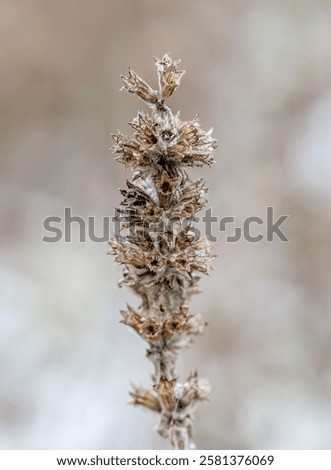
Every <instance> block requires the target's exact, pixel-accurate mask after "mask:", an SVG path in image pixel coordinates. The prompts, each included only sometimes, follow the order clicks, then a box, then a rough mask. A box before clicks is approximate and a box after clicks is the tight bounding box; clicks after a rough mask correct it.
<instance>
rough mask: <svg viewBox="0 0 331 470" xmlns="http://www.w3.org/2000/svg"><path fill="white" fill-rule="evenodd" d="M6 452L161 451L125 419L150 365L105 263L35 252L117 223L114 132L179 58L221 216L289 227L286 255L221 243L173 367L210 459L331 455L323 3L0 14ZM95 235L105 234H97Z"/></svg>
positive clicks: (328, 109)
mask: <svg viewBox="0 0 331 470" xmlns="http://www.w3.org/2000/svg"><path fill="white" fill-rule="evenodd" d="M0 44H1V46H0V47H1V59H0V63H1V86H0V119H1V125H0V132H1V155H0V158H1V163H0V165H1V171H0V181H1V186H0V197H1V208H0V227H1V251H0V254H1V259H0V279H1V295H0V315H1V317H0V352H1V356H0V361H1V362H0V377H1V380H0V447H1V448H3V449H18V448H21V449H73V448H76V449H92V448H96V449H153V448H155V449H163V448H167V446H168V443H167V442H164V441H163V440H162V439H161V438H160V437H159V436H157V435H156V434H155V433H154V432H153V426H154V424H155V423H156V417H155V416H154V415H153V414H150V413H149V412H147V411H144V410H141V409H138V408H133V407H131V406H130V405H128V401H129V397H128V390H129V388H130V382H133V383H137V384H141V385H144V384H148V383H149V381H150V373H151V372H152V368H151V364H150V363H149V362H148V361H147V360H146V358H145V352H144V349H145V345H144V344H143V343H142V342H141V340H140V338H138V337H137V336H135V335H134V334H131V332H130V331H128V329H127V328H125V327H124V326H123V325H121V324H120V323H119V320H120V315H119V309H120V308H123V307H124V306H125V303H126V302H127V301H129V302H131V303H132V304H133V305H137V303H138V299H136V298H135V297H134V296H133V295H132V294H130V293H129V292H128V291H125V290H123V289H119V288H118V287H117V280H118V279H119V278H120V277H121V270H120V269H119V268H117V267H116V266H115V264H114V260H113V259H112V258H111V257H109V256H106V253H107V251H108V246H107V244H106V243H92V242H87V243H79V241H78V232H75V234H74V237H73V240H72V242H71V243H64V242H63V241H61V242H59V243H44V242H42V237H43V236H44V235H45V231H44V229H43V220H44V219H45V218H46V217H48V216H50V215H56V216H63V211H64V208H65V207H71V208H72V212H73V214H75V215H80V216H81V217H88V216H95V217H96V218H97V221H99V222H100V223H99V222H97V230H100V231H101V217H102V216H112V215H113V212H114V206H116V205H118V203H119V201H120V194H119V192H118V188H119V187H123V185H124V182H125V178H127V177H129V174H128V173H127V172H125V170H124V169H123V168H122V167H121V165H118V164H116V163H115V162H114V160H113V157H112V155H111V153H110V152H109V150H108V149H109V147H110V145H111V136H110V132H112V131H115V130H116V129H117V128H119V129H121V130H122V131H124V132H130V128H129V126H128V124H127V123H128V121H130V120H131V119H132V118H133V117H134V116H135V115H136V113H137V110H138V109H139V108H142V107H144V104H143V103H142V102H141V101H139V100H137V99H136V97H134V96H132V95H129V94H126V93H124V92H122V93H120V92H119V88H120V86H121V81H120V74H123V73H126V71H127V67H128V66H131V67H132V68H133V69H134V70H136V71H137V72H138V73H140V74H141V75H142V76H143V77H144V78H145V79H146V80H147V81H149V82H150V83H151V84H152V85H153V86H156V76H155V69H154V61H153V59H152V56H153V55H154V56H157V57H160V56H161V55H162V54H163V53H164V52H166V51H170V52H171V54H172V55H173V57H174V58H181V59H182V67H183V68H184V69H185V70H186V71H187V72H186V74H185V76H184V78H183V80H182V85H181V87H180V88H179V89H178V90H177V92H176V93H175V95H174V96H173V97H172V98H171V100H170V105H171V106H172V108H173V109H174V110H175V111H176V110H177V109H180V110H181V114H182V118H183V119H191V118H192V117H193V116H194V115H195V114H197V113H198V114H199V116H200V120H201V124H202V127H203V128H205V129H206V128H209V127H211V126H214V135H215V137H217V138H218V139H219V140H220V146H219V149H218V151H217V154H216V160H217V162H216V164H215V165H214V167H213V168H212V169H207V170H205V169H203V170H199V171H194V172H193V173H192V174H193V175H194V177H197V176H203V177H205V178H206V181H207V184H208V186H209V188H210V193H209V200H210V203H209V205H210V206H211V207H212V211H213V215H216V216H218V217H223V216H233V217H235V219H236V222H237V223H238V224H239V225H240V224H241V222H242V221H243V220H244V218H245V217H248V216H250V215H257V216H260V217H264V215H265V210H266V207H267V206H274V207H275V214H276V216H279V215H282V214H290V219H289V220H288V221H287V222H286V224H285V225H284V230H285V233H286V235H287V236H288V237H289V238H290V242H289V243H282V242H280V241H279V240H275V242H273V243H267V242H265V241H263V242H261V243H247V242H245V241H240V242H237V243H226V242H225V239H224V234H222V236H221V237H220V238H219V241H218V243H217V244H216V246H215V249H214V252H215V253H216V254H217V255H218V258H217V259H216V260H215V261H214V263H213V266H214V271H213V273H212V275H211V276H210V277H208V278H207V277H205V278H203V279H202V280H201V287H202V289H203V294H200V295H199V296H196V297H195V298H194V299H192V301H191V307H192V310H194V311H195V312H199V311H202V312H204V314H205V317H206V320H207V321H208V323H209V327H208V328H207V329H206V331H205V334H204V336H203V337H200V338H198V339H197V341H196V342H195V344H194V345H193V347H191V349H190V350H187V351H185V352H184V353H183V355H182V357H181V360H180V365H179V366H180V367H179V369H180V374H181V376H183V375H184V376H185V375H187V373H188V372H189V371H191V370H195V369H196V368H198V370H199V372H200V375H202V376H205V377H208V378H209V380H210V382H211V384H212V386H213V392H212V395H211V398H210V401H209V402H205V403H201V405H200V406H199V409H198V411H197V414H196V441H197V443H198V446H199V448H201V449H203V448H204V449H222V448H223V449H247V448H259V449H263V448H269V449H308V448H312V449H327V448H330V446H331V401H330V394H331V363H330V354H331V317H330V306H331V299H330V288H331V277H330V261H331V256H330V254H331V249H330V234H331V217H330V202H331V3H330V2H329V1H328V0H324V1H323V0H289V1H287V2H279V1H276V0H274V1H270V0H264V1H263V2H261V1H258V0H250V1H249V2H248V1H246V0H206V1H199V0H182V1H180V2H178V1H175V0H168V1H159V0H156V1H151V0H149V1H148V0H139V1H134V0H131V1H129V0H121V1H111V0H93V1H90V0H57V1H56V2H55V1H52V0H1V3H0ZM98 223H99V225H98Z"/></svg>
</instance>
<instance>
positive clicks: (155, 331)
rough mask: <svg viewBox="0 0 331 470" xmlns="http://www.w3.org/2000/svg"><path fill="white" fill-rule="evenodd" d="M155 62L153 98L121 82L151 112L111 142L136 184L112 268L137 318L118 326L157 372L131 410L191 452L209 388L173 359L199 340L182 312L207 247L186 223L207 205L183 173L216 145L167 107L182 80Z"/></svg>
mask: <svg viewBox="0 0 331 470" xmlns="http://www.w3.org/2000/svg"><path fill="white" fill-rule="evenodd" d="M155 61H156V69H157V74H158V84H159V89H158V90H157V91H156V90H153V89H152V88H151V87H150V86H149V85H148V84H147V83H146V82H145V81H144V80H142V79H141V78H140V77H139V76H138V75H137V74H136V73H135V72H134V71H133V70H131V69H129V73H128V75H127V76H123V77H122V80H123V83H124V87H123V88H124V89H125V90H126V91H128V92H129V93H134V94H136V95H137V96H139V97H140V98H141V99H143V100H144V101H145V102H146V103H147V104H148V106H149V107H151V108H152V113H151V115H148V114H145V113H143V112H142V111H140V112H139V113H138V116H137V117H136V118H135V119H134V120H133V121H132V123H131V126H132V127H133V129H134V131H135V132H134V134H133V136H132V137H128V136H126V135H123V134H122V133H120V132H118V133H117V134H115V135H113V139H114V141H115V144H114V146H113V150H114V152H115V153H116V154H117V155H118V156H117V158H116V159H117V160H118V161H119V162H121V163H123V164H124V165H125V167H126V168H129V169H131V170H133V177H132V181H131V182H130V181H127V187H126V189H125V190H121V193H122V195H123V201H122V202H121V208H119V209H117V211H116V217H115V219H116V220H117V221H118V222H119V223H120V225H121V235H119V236H117V237H116V238H115V239H114V240H112V241H111V242H110V244H111V247H112V253H113V254H115V256H116V261H117V262H118V263H120V264H122V265H124V277H123V279H122V280H121V281H120V285H121V286H122V285H125V286H128V287H130V288H131V289H133V290H134V291H135V292H136V293H137V294H138V295H139V296H140V297H141V300H142V302H141V305H140V306H139V308H138V309H134V308H132V307H131V306H129V305H128V306H127V309H126V310H123V311H122V312H121V313H122V316H123V323H125V324H126V325H128V326H130V327H131V328H133V329H134V330H135V331H136V332H137V333H138V334H139V335H140V336H141V337H142V338H143V339H144V340H145V341H146V343H147V344H148V349H147V357H148V358H149V359H150V360H151V361H152V362H153V364H154V374H153V382H154V384H153V387H152V389H151V390H146V389H144V388H141V387H134V389H133V391H132V392H131V396H132V398H133V403H134V404H136V405H142V406H144V407H146V408H148V409H150V410H153V411H155V412H157V413H159V415H160V423H159V432H160V434H161V435H162V436H164V437H168V438H170V440H171V443H172V445H173V447H174V448H176V449H188V448H191V447H192V445H193V444H192V421H193V412H194V408H195V404H196V402H197V401H199V400H204V399H205V398H206V397H207V395H208V392H209V387H208V385H207V384H206V383H205V382H204V381H202V380H201V379H199V378H198V376H197V373H194V374H191V375H190V376H189V377H188V379H187V380H186V381H184V382H183V383H181V382H180V381H179V380H178V378H177V373H176V360H177V356H178V353H179V351H180V350H181V349H182V348H183V347H185V346H187V345H188V344H189V343H190V341H191V339H192V338H193V337H194V336H195V335H197V334H199V333H201V332H202V331H203V328H204V325H205V322H204V320H203V318H202V316H201V314H193V313H191V312H190V311H189V309H188V307H187V305H186V303H187V301H188V299H189V297H190V295H192V294H193V293H195V292H196V291H197V286H196V284H197V282H198V280H199V277H198V275H197V272H202V273H208V270H209V261H210V260H211V258H212V256H211V255H210V253H209V251H210V247H209V244H208V242H207V240H206V239H205V238H203V237H196V235H195V233H194V231H193V230H192V225H191V222H192V220H193V219H194V217H195V216H196V214H197V212H198V211H200V210H201V209H202V208H203V207H204V206H205V205H206V199H205V194H206V192H207V188H206V186H205V184H204V182H203V180H202V179H200V180H198V181H192V180H191V179H190V178H189V177H188V175H187V173H186V168H187V167H193V166H202V165H209V166H210V165H211V164H212V163H213V156H212V154H213V151H214V149H215V148H216V140H215V139H213V138H212V136H211V131H209V132H205V131H203V130H202V129H201V128H200V125H199V122H198V118H197V117H195V118H194V119H193V120H191V121H182V120H181V119H180V115H179V113H177V114H176V115H173V113H172V111H171V110H170V108H168V106H166V105H165V100H166V99H167V98H169V97H170V96H171V95H172V94H173V92H174V91H175V90H176V88H177V87H178V85H179V84H180V80H181V78H182V76H183V75H184V71H181V70H178V65H179V62H180V61H178V60H177V61H173V60H172V58H171V57H170V55H169V54H165V55H164V57H163V58H162V59H161V60H159V59H155Z"/></svg>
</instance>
